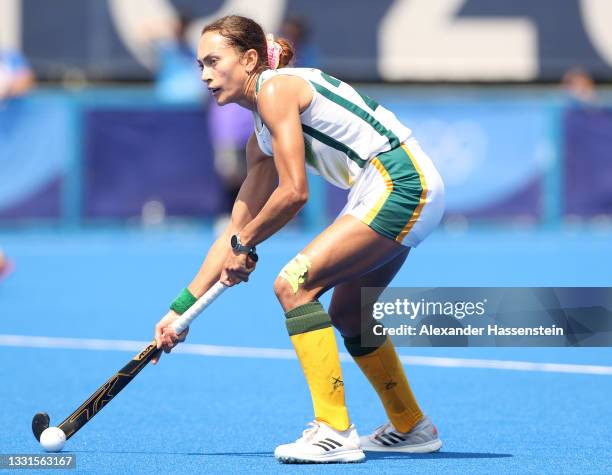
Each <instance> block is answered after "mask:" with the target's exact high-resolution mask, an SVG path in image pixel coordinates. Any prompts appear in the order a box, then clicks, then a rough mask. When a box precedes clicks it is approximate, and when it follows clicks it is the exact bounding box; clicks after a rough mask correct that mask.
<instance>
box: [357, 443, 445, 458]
mask: <svg viewBox="0 0 612 475" xmlns="http://www.w3.org/2000/svg"><path fill="white" fill-rule="evenodd" d="M441 447H442V441H441V440H440V439H436V440H432V441H431V442H425V443H424V444H417V445H405V446H403V447H386V446H384V445H383V446H379V445H374V444H372V445H367V446H364V445H363V444H362V446H361V448H362V449H363V450H364V451H365V452H399V453H407V454H429V453H432V452H437V451H439V450H440V448H441Z"/></svg>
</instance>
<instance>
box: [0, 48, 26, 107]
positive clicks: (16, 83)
mask: <svg viewBox="0 0 612 475" xmlns="http://www.w3.org/2000/svg"><path fill="white" fill-rule="evenodd" d="M34 84H35V80H34V74H33V73H32V69H31V68H30V65H29V64H28V61H27V60H26V59H25V57H24V56H23V55H22V54H21V53H20V52H18V51H14V50H0V102H1V101H3V100H5V99H9V98H11V97H19V96H22V95H24V94H25V93H27V92H28V91H29V90H30V89H32V88H33V87H34Z"/></svg>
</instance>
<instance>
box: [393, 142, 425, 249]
mask: <svg viewBox="0 0 612 475" xmlns="http://www.w3.org/2000/svg"><path fill="white" fill-rule="evenodd" d="M401 147H402V148H403V149H404V151H405V152H406V153H407V154H408V158H409V159H410V161H411V162H412V165H413V166H414V168H415V170H416V171H417V173H418V174H419V180H420V181H421V188H422V189H423V190H422V191H421V197H420V198H419V204H418V205H417V207H416V209H415V210H414V213H412V216H410V219H409V220H408V222H407V223H406V226H404V229H402V230H401V232H400V233H399V235H398V236H397V238H396V239H395V240H396V241H398V242H402V241H403V240H404V238H405V237H406V235H407V234H408V233H409V232H410V230H411V229H412V227H413V226H414V224H415V223H416V222H417V221H418V219H419V216H420V215H421V210H422V209H423V206H425V201H426V198H427V182H426V181H425V175H424V174H423V171H422V170H421V167H419V163H418V162H417V161H416V160H415V158H414V157H413V156H412V153H411V152H410V150H408V147H406V145H405V144H402V145H401Z"/></svg>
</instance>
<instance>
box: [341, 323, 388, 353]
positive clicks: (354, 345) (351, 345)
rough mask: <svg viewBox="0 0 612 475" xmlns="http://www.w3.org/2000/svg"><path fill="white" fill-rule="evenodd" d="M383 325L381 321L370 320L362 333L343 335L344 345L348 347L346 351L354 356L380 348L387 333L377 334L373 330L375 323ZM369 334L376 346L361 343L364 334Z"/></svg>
mask: <svg viewBox="0 0 612 475" xmlns="http://www.w3.org/2000/svg"><path fill="white" fill-rule="evenodd" d="M375 324H376V325H382V323H380V322H375V321H374V320H370V322H369V323H368V324H367V326H366V327H365V328H363V329H362V332H361V335H357V336H350V337H346V336H343V337H342V338H343V339H344V346H345V347H346V351H348V352H349V354H350V355H351V356H353V357H358V356H365V355H369V354H370V353H372V352H374V351H376V350H377V349H378V348H380V347H381V346H382V345H383V344H384V343H385V341H386V340H387V337H386V336H385V335H376V334H375V333H374V331H373V328H374V325H375ZM365 334H367V335H368V338H371V339H372V343H373V344H374V346H368V347H364V346H362V345H361V338H362V336H363V335H365Z"/></svg>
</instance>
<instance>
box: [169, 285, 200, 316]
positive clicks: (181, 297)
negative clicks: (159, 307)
mask: <svg viewBox="0 0 612 475" xmlns="http://www.w3.org/2000/svg"><path fill="white" fill-rule="evenodd" d="M197 301H198V299H197V298H195V297H194V296H193V294H192V293H191V292H190V291H189V289H188V288H186V287H185V288H184V289H183V290H182V291H181V293H180V294H178V297H177V298H175V299H174V301H173V302H172V304H171V305H170V309H172V310H174V311H175V312H176V313H178V314H179V315H182V314H183V313H185V312H186V311H187V310H189V307H191V306H192V305H193V304H194V303H196V302H197Z"/></svg>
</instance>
